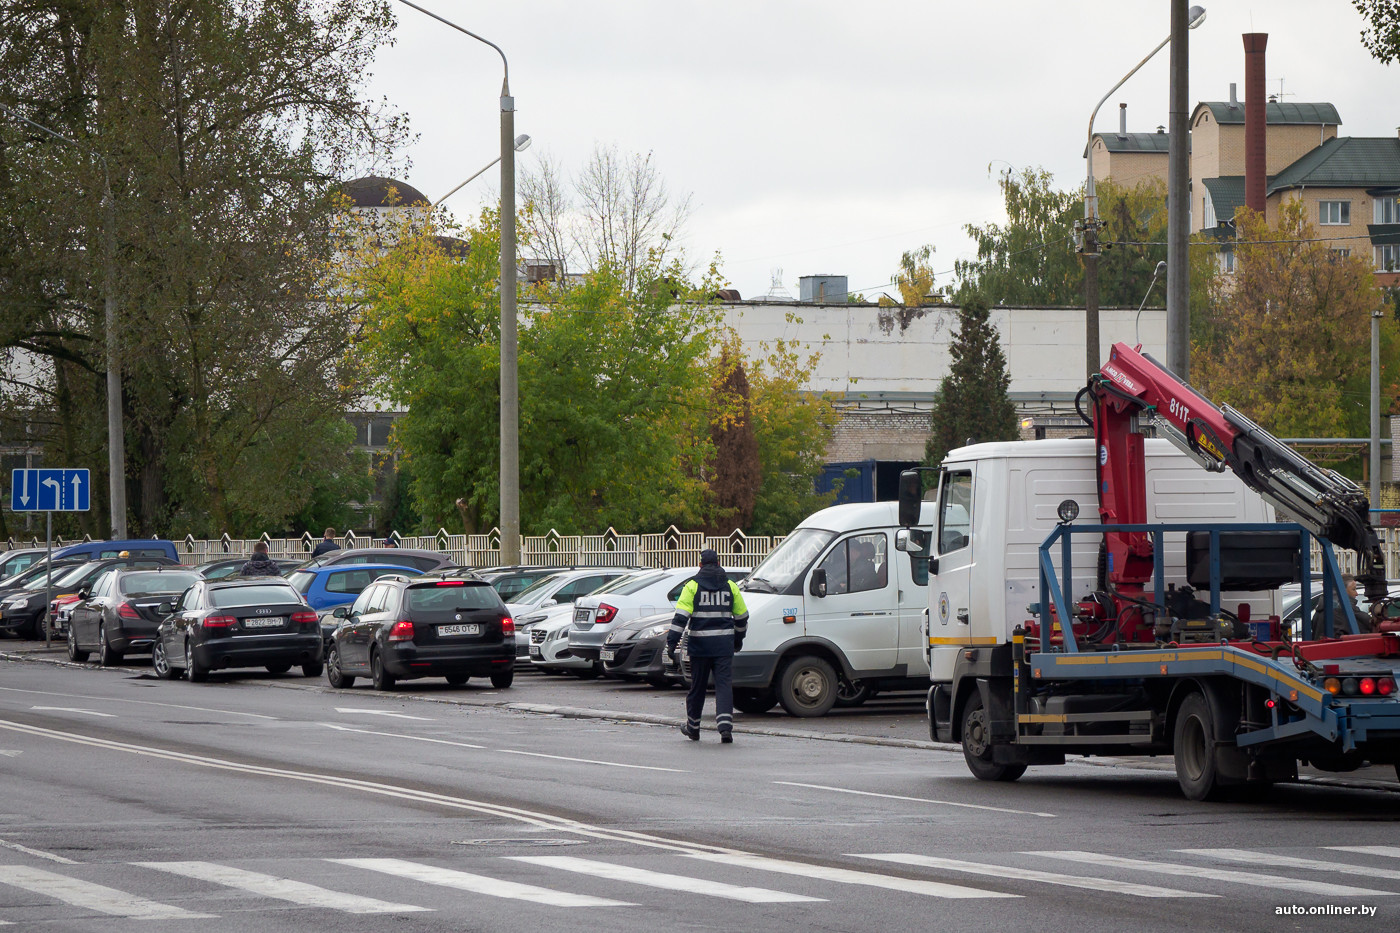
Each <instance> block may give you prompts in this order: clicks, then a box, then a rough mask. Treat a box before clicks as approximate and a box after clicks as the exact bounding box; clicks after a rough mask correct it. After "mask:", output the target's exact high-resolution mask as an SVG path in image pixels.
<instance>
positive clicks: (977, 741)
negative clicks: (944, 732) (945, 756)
mask: <svg viewBox="0 0 1400 933" xmlns="http://www.w3.org/2000/svg"><path fill="white" fill-rule="evenodd" d="M962 747H963V758H965V759H967V769H968V770H969V771H971V772H972V774H973V776H974V777H976V778H977V779H978V780H979V781H1014V780H1016V779H1017V778H1018V777H1020V776H1021V775H1023V774H1025V773H1026V766H1025V765H1019V764H1017V765H1012V764H1006V765H999V764H997V763H996V762H994V761H992V745H991V742H990V733H989V732H988V729H987V711H986V710H985V709H983V708H982V693H981V691H979V690H976V689H974V690H973V691H972V696H970V697H968V698H967V705H966V706H964V707H963V721H962Z"/></svg>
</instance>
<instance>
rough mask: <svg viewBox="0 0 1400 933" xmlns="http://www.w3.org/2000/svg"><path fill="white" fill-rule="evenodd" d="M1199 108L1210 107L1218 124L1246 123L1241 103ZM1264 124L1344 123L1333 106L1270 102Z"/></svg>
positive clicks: (1217, 103) (1215, 103)
mask: <svg viewBox="0 0 1400 933" xmlns="http://www.w3.org/2000/svg"><path fill="white" fill-rule="evenodd" d="M1196 106H1197V108H1198V109H1199V108H1201V107H1209V108H1210V114H1211V116H1213V117H1215V122H1216V123H1223V124H1235V123H1238V124H1243V123H1244V102H1243V101H1240V102H1239V103H1237V104H1235V105H1234V106H1233V107H1232V106H1230V104H1229V102H1227V101H1203V102H1201V103H1199V104H1197V105H1196ZM1264 122H1265V123H1270V124H1274V123H1277V124H1299V125H1309V124H1313V123H1327V124H1330V125H1332V126H1340V125H1341V123H1342V117H1341V114H1339V113H1337V108H1336V107H1334V106H1332V105H1331V104H1305V103H1296V104H1295V103H1282V104H1281V103H1276V102H1274V101H1270V102H1269V103H1268V104H1267V105H1266V106H1265V110H1264Z"/></svg>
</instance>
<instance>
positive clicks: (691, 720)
mask: <svg viewBox="0 0 1400 933" xmlns="http://www.w3.org/2000/svg"><path fill="white" fill-rule="evenodd" d="M748 624H749V610H748V608H747V607H746V606H745V605H744V597H743V595H742V594H741V593H740V592H739V587H737V586H735V585H734V584H733V583H731V582H730V580H729V578H728V577H727V576H725V573H724V570H723V568H721V567H720V565H719V555H718V554H716V553H715V552H714V551H713V550H711V549H709V548H706V549H705V550H703V551H701V552H700V572H699V573H697V574H696V575H695V576H693V577H691V578H690V579H689V580H687V581H686V584H685V586H683V587H681V595H680V598H678V599H677V600H676V615H675V618H674V619H672V620H671V630H670V631H669V632H667V633H666V653H667V654H668V655H670V656H671V660H672V661H675V660H676V649H677V646H679V644H680V641H681V636H682V635H686V644H687V647H688V651H687V653H688V654H689V656H690V691H689V692H688V693H687V694H686V696H685V725H683V726H681V733H682V734H684V735H685V737H686V738H688V739H690V740H691V741H692V742H698V741H700V713H701V712H702V711H703V710H704V708H705V688H706V686H707V685H708V683H709V680H710V675H711V673H713V674H714V678H715V728H716V729H717V730H719V740H720V741H721V742H724V743H726V744H727V743H730V742H733V741H734V652H736V651H738V650H740V649H741V648H743V646H744V634H745V632H747V630H748ZM687 631H688V632H689V634H686V633H687Z"/></svg>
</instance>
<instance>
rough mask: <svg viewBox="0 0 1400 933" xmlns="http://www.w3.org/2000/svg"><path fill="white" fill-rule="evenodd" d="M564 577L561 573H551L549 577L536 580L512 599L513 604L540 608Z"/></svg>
mask: <svg viewBox="0 0 1400 933" xmlns="http://www.w3.org/2000/svg"><path fill="white" fill-rule="evenodd" d="M563 576H564V575H563V574H560V573H551V574H550V575H549V576H547V577H544V578H542V579H539V580H536V581H535V582H534V583H531V584H530V585H529V586H527V587H525V589H523V590H521V591H520V592H519V593H516V594H515V598H514V599H512V600H511V602H513V603H519V604H521V605H522V606H538V605H539V604H540V603H542V602H544V601H545V600H546V599H548V598H549V594H550V593H552V592H553V591H554V584H555V583H557V582H558V581H559V580H560V579H562V578H563Z"/></svg>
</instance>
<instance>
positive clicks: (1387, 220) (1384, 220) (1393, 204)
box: [1375, 198, 1400, 224]
mask: <svg viewBox="0 0 1400 933" xmlns="http://www.w3.org/2000/svg"><path fill="white" fill-rule="evenodd" d="M1375 222H1376V223H1378V224H1400V198H1376V220H1375Z"/></svg>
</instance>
